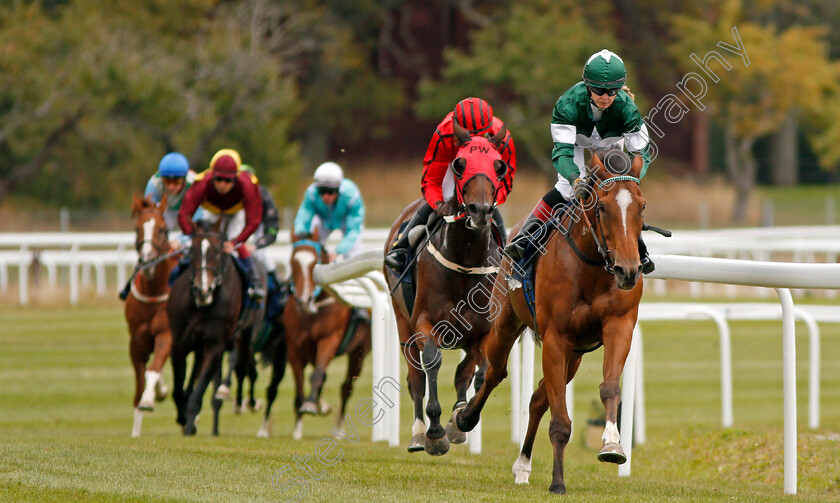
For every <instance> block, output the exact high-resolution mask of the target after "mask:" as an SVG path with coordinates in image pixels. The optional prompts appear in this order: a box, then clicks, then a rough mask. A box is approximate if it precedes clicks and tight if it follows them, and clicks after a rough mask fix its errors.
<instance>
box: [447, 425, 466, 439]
mask: <svg viewBox="0 0 840 503" xmlns="http://www.w3.org/2000/svg"><path fill="white" fill-rule="evenodd" d="M446 438H448V439H449V441H450V442H452V443H453V444H463V443H464V442H466V441H467V434H466V433H464V432H463V431H461V430H459V429H458V428H457V427H456V426H455V425H454V424H452V421H451V420H450V421H449V422H448V423H446Z"/></svg>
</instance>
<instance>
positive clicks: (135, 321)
mask: <svg viewBox="0 0 840 503" xmlns="http://www.w3.org/2000/svg"><path fill="white" fill-rule="evenodd" d="M165 208H166V194H164V196H163V200H162V201H161V202H160V203H159V204H155V203H153V202H152V201H151V200H149V199H148V198H140V197H137V196H134V197H133V199H132V202H131V216H132V218H134V248H135V249H136V250H137V255H138V260H137V266H136V268H135V272H136V274H135V275H134V277H133V278H132V281H131V290H130V292H129V294H128V297H127V298H126V300H125V320H126V322H127V323H128V333H129V336H130V339H129V353H130V355H131V364H132V365H133V367H134V427H133V428H132V431H131V436H132V437H139V436H140V433H141V429H142V425H143V412H151V411H154V410H155V402H160V401H162V400H163V399H165V398H166V395H167V394H168V393H169V390H168V388H167V387H166V385H165V384H164V382H163V378H162V376H161V369H163V365H164V363H166V359H167V358H169V352H170V350H171V348H172V334H171V332H170V330H169V317H168V316H167V314H166V301H167V299H168V298H169V284H168V282H167V281H168V279H169V272H170V271H171V270H172V267H173V266H174V265H175V260H176V259H170V258H169V257H167V254H168V253H169V252H170V244H169V239H168V233H167V229H166V222H165V220H164V218H163V212H164V209H165ZM152 353H154V358H153V359H152V363H151V365H149V366H148V367H147V366H146V364H147V363H148V361H149V357H150V356H151V355H152Z"/></svg>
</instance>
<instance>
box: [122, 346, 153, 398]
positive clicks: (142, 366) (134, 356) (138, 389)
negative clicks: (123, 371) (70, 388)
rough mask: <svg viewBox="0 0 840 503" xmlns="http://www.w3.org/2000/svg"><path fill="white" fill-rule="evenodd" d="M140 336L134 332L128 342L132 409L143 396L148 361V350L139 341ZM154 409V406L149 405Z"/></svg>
mask: <svg viewBox="0 0 840 503" xmlns="http://www.w3.org/2000/svg"><path fill="white" fill-rule="evenodd" d="M139 338H140V336H139V335H138V334H136V333H135V332H134V331H133V332H132V334H131V340H130V341H129V346H128V352H129V355H130V356H131V365H132V367H133V368H134V408H135V409H136V408H138V406H139V405H140V399H141V398H142V396H143V390H144V389H145V387H146V375H145V374H146V362H147V361H148V360H149V350H147V348H146V347H144V346H145V345H144V344H142V343H141V342H140V341H139ZM144 405H145V404H144ZM149 405H150V407H151V408H152V409H154V404H149ZM139 408H140V409H141V410H146V408H145V407H143V406H140V407H139Z"/></svg>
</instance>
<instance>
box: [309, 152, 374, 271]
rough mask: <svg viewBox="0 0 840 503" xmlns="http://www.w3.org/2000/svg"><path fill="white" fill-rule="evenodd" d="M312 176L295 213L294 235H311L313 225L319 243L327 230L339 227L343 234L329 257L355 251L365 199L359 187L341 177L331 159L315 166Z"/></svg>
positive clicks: (345, 255)
mask: <svg viewBox="0 0 840 503" xmlns="http://www.w3.org/2000/svg"><path fill="white" fill-rule="evenodd" d="M313 178H314V182H313V183H312V184H311V185H310V186H309V187H307V189H306V193H305V194H304V196H303V202H301V204H300V208H299V209H298V212H297V215H295V235H296V236H298V237H301V236H307V235H312V233H313V230H314V229H316V228H317V229H318V240H319V241H320V244H321V246H323V245H324V243H325V242H326V240H327V237H328V236H329V235H330V233H332V232H333V231H335V230H341V232H342V233H343V234H344V237H343V238H342V239H341V241H340V242H339V243H338V246H336V247H335V252H329V253H328V255H329V259H330V261H332V260H333V259H335V257H336V256H337V255H341V256H343V257H344V258H349V257H352V256H353V255H356V254H358V253H359V252H360V251H361V248H362V239H361V238H362V229H363V228H364V222H365V203H364V201H362V193H361V192H360V191H359V187H357V186H356V184H355V183H353V182H352V181H351V180H348V179H347V178H344V171H343V170H342V169H341V166H339V165H338V164H336V163H334V162H325V163H323V164H321V165H320V166H318V168H317V169H316V170H315V175H314V177H313Z"/></svg>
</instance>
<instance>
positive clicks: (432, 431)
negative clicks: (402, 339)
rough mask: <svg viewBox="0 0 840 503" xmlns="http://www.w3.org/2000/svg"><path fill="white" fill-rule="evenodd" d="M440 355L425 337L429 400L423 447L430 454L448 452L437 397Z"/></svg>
mask: <svg viewBox="0 0 840 503" xmlns="http://www.w3.org/2000/svg"><path fill="white" fill-rule="evenodd" d="M441 360H442V355H441V353H440V350H438V348H437V345H436V344H435V343H434V342H433V341H432V340H429V339H426V341H425V345H424V347H423V367H424V368H425V370H426V379H428V382H429V401H428V403H427V404H426V416H427V417H428V418H429V430H428V431H427V432H426V442H425V444H424V446H423V448H424V449H425V450H426V452H427V453H428V454H431V455H432V456H442V455H444V454H446V453H447V452H449V439H448V438H446V431H445V430H444V428H443V427H442V426H441V425H440V413H441V407H440V400H439V398H438V389H437V385H438V372H439V371H440V364H441Z"/></svg>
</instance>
